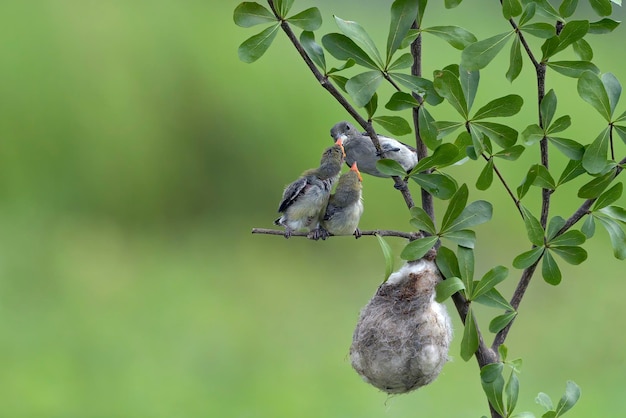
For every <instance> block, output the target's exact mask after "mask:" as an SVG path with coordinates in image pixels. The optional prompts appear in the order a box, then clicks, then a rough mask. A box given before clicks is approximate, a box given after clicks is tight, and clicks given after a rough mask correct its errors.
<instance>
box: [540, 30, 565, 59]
mask: <svg viewBox="0 0 626 418" xmlns="http://www.w3.org/2000/svg"><path fill="white" fill-rule="evenodd" d="M560 44H561V40H560V39H559V37H558V36H553V37H551V38H548V39H546V40H545V41H544V43H543V45H541V52H542V53H543V55H542V56H541V62H546V61H548V60H549V59H550V58H551V57H552V55H554V54H556V53H557V52H559V51H558V49H559V45H560Z"/></svg>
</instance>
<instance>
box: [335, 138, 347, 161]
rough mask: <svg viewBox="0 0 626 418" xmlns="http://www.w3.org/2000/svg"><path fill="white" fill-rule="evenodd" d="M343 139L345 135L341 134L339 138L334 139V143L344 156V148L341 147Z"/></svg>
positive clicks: (344, 156)
mask: <svg viewBox="0 0 626 418" xmlns="http://www.w3.org/2000/svg"><path fill="white" fill-rule="evenodd" d="M344 139H345V135H341V136H340V137H339V138H337V140H336V141H335V144H337V145H339V146H340V147H341V152H342V153H343V158H346V150H345V149H343V140H344Z"/></svg>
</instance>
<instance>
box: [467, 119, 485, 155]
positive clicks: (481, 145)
mask: <svg viewBox="0 0 626 418" xmlns="http://www.w3.org/2000/svg"><path fill="white" fill-rule="evenodd" d="M469 131H470V136H471V138H472V147H473V152H471V153H470V149H468V152H467V156H468V157H470V158H471V159H473V160H476V159H478V156H479V155H481V154H482V153H483V152H484V151H485V142H484V140H483V136H484V134H483V133H482V131H481V130H480V129H478V128H477V127H476V125H475V124H474V123H471V124H470V125H469Z"/></svg>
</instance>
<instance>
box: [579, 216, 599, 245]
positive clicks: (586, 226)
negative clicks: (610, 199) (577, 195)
mask: <svg viewBox="0 0 626 418" xmlns="http://www.w3.org/2000/svg"><path fill="white" fill-rule="evenodd" d="M580 231H581V232H582V233H583V234H585V237H587V239H589V238H591V237H593V235H594V234H595V233H596V222H595V221H594V218H593V216H587V219H585V222H584V223H583V226H582V228H580Z"/></svg>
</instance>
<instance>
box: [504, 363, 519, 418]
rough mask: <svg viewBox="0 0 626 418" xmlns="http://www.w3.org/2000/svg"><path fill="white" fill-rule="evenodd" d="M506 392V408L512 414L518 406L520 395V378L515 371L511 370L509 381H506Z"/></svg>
mask: <svg viewBox="0 0 626 418" xmlns="http://www.w3.org/2000/svg"><path fill="white" fill-rule="evenodd" d="M504 393H506V410H507V411H508V412H509V414H510V413H511V412H512V411H513V410H514V409H515V407H516V406H517V398H518V396H519V379H518V378H517V374H515V372H514V371H511V376H510V377H509V381H508V382H506V386H505V387H504Z"/></svg>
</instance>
